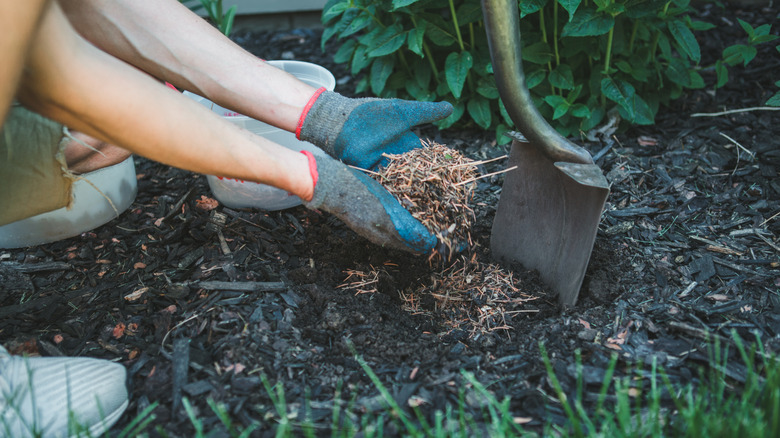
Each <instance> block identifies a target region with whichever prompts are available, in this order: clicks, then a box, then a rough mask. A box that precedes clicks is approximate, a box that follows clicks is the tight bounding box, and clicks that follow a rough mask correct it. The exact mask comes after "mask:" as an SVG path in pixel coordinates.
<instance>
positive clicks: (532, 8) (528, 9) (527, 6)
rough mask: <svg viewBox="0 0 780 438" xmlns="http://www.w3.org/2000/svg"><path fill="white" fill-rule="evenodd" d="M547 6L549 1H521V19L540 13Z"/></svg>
mask: <svg viewBox="0 0 780 438" xmlns="http://www.w3.org/2000/svg"><path fill="white" fill-rule="evenodd" d="M546 4H547V0H520V18H523V17H525V16H526V15H529V14H533V13H534V12H537V11H539V10H540V9H542V8H543V7H544V5H546Z"/></svg>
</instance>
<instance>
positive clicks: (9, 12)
mask: <svg viewBox="0 0 780 438" xmlns="http://www.w3.org/2000/svg"><path fill="white" fill-rule="evenodd" d="M46 4H47V1H46V0H35V1H33V0H28V1H24V2H20V1H18V0H2V1H0V29H3V36H2V38H0V54H2V56H3V62H0V126H2V124H3V121H4V120H5V116H6V115H7V114H8V108H9V107H10V105H11V101H12V100H13V98H14V95H15V94H16V89H17V87H18V86H19V80H20V78H21V75H22V68H23V67H24V64H25V61H26V59H27V52H28V50H29V48H30V42H31V41H32V36H33V34H34V32H35V28H36V26H37V24H38V22H39V21H40V17H41V14H42V12H43V10H44V7H45V6H46Z"/></svg>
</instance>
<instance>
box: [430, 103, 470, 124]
mask: <svg viewBox="0 0 780 438" xmlns="http://www.w3.org/2000/svg"><path fill="white" fill-rule="evenodd" d="M452 107H453V108H452V114H450V115H449V116H447V118H445V119H442V120H440V121H438V122H436V123H435V125H436V126H437V127H438V128H439V129H447V128H449V127H450V126H452V125H454V124H455V123H456V122H457V121H458V120H460V118H461V117H463V113H465V112H466V108H465V107H464V106H463V104H462V103H461V102H458V103H455V104H453V105H452Z"/></svg>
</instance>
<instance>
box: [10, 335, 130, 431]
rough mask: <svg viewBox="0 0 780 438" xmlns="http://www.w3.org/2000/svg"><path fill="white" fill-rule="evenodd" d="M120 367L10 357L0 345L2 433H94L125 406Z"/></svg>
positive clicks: (73, 359)
mask: <svg viewBox="0 0 780 438" xmlns="http://www.w3.org/2000/svg"><path fill="white" fill-rule="evenodd" d="M125 376H126V371H125V368H124V367H123V366H122V365H119V364H117V363H113V362H109V361H107V360H101V359H94V358H86V357H22V356H11V355H9V354H8V351H6V350H5V349H4V348H3V347H2V346H0V437H14V438H15V437H31V436H35V437H71V436H91V437H97V436H99V435H102V434H103V433H104V432H105V431H107V430H108V429H109V428H110V427H111V426H112V425H113V424H114V423H116V421H117V420H118V419H119V417H120V416H121V415H122V413H123V412H124V410H125V409H126V408H127V403H128V400H127V388H126V387H125Z"/></svg>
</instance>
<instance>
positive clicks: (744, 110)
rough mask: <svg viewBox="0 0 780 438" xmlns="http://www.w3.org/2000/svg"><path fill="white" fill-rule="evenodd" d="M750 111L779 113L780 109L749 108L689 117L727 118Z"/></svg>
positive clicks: (770, 107)
mask: <svg viewBox="0 0 780 438" xmlns="http://www.w3.org/2000/svg"><path fill="white" fill-rule="evenodd" d="M751 111H780V107H774V106H754V107H751V108H740V109H735V110H727V111H721V112H717V113H693V114H691V117H718V116H727V115H729V114H737V113H747V112H751Z"/></svg>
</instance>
